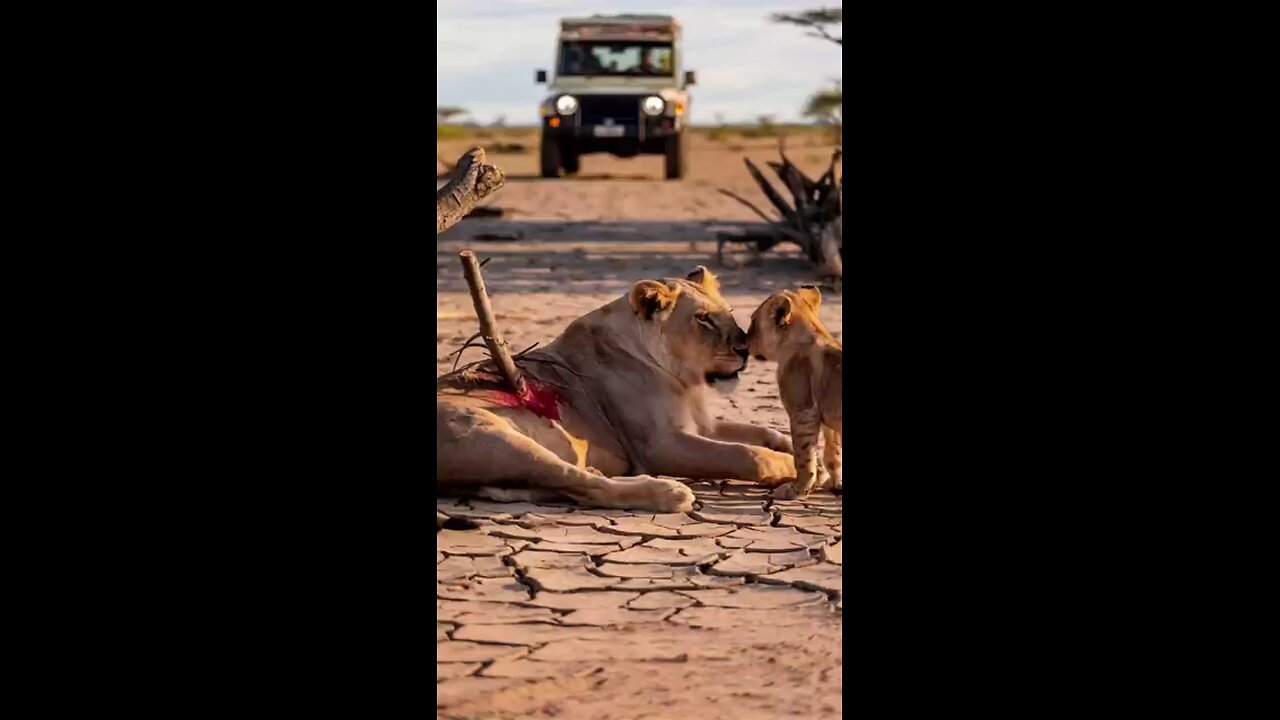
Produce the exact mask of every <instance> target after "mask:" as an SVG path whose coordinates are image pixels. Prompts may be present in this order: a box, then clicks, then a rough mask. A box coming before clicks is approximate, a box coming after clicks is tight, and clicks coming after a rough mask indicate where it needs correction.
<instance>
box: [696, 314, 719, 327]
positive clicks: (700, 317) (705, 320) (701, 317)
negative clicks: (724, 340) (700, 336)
mask: <svg viewBox="0 0 1280 720" xmlns="http://www.w3.org/2000/svg"><path fill="white" fill-rule="evenodd" d="M693 317H694V319H695V320H697V321H698V322H700V323H702V324H703V325H706V326H707V327H709V328H713V329H714V328H715V326H716V324H715V323H714V322H712V321H711V316H710V315H708V314H706V313H698V314H697V315H694V316H693Z"/></svg>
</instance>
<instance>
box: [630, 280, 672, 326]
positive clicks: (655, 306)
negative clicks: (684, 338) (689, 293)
mask: <svg viewBox="0 0 1280 720" xmlns="http://www.w3.org/2000/svg"><path fill="white" fill-rule="evenodd" d="M679 296H680V290H679V289H678V288H677V289H674V290H673V289H671V288H669V287H667V286H666V285H664V284H662V283H660V282H658V281H657V280H641V281H640V282H638V283H636V284H635V287H633V288H631V296H630V299H631V309H632V310H634V311H635V313H636V315H639V316H640V317H642V318H644V319H645V320H648V319H650V318H652V317H654V316H655V315H659V314H663V313H666V312H668V311H670V310H671V308H673V307H675V304H676V298H677V297H679Z"/></svg>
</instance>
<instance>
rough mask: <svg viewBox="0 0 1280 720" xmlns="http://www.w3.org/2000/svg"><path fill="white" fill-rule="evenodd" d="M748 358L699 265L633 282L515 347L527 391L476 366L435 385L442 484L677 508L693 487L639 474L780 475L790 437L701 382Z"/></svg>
mask: <svg viewBox="0 0 1280 720" xmlns="http://www.w3.org/2000/svg"><path fill="white" fill-rule="evenodd" d="M747 358H748V353H747V336H746V334H745V333H744V332H743V331H742V329H741V328H740V327H738V324H737V322H735V321H734V319H733V315H732V314H731V308H730V307H729V305H728V303H726V302H725V300H724V298H722V297H721V296H720V285H719V282H717V280H716V278H715V276H714V275H712V274H711V272H710V271H709V270H707V269H706V268H705V267H702V266H698V268H697V269H695V270H694V271H693V272H691V273H689V275H688V277H687V278H686V279H668V280H665V281H658V280H641V281H640V282H638V283H636V284H635V286H634V287H632V288H631V291H630V292H628V293H627V294H626V295H623V296H622V297H620V298H618V299H617V300H614V301H613V302H611V303H609V304H607V305H605V306H603V307H601V308H598V309H596V310H595V311H593V312H591V313H589V314H587V315H585V316H583V317H581V318H579V319H577V320H575V321H573V322H572V323H570V324H569V327H567V328H565V331H564V332H563V333H562V334H561V335H560V336H559V337H558V338H556V339H555V340H554V341H553V342H552V343H551V344H550V345H547V346H546V347H545V348H541V349H538V350H534V351H532V352H530V353H527V354H525V355H524V356H522V358H521V359H520V362H519V364H520V367H521V370H522V372H523V373H524V374H525V377H526V379H527V380H528V382H529V386H530V390H529V392H528V394H527V396H526V397H523V398H518V397H516V396H515V395H514V394H512V393H511V392H508V391H506V390H503V389H502V387H501V384H500V383H496V382H492V380H493V379H494V376H493V375H492V374H489V375H486V374H485V373H483V372H482V373H480V374H479V375H476V374H470V375H469V376H464V377H461V378H459V377H452V378H450V377H448V376H446V377H445V378H442V379H441V380H438V381H437V384H436V475H437V487H439V488H441V489H447V488H460V487H477V486H486V487H499V488H513V487H514V488H532V489H534V490H535V491H541V492H535V493H527V494H524V495H523V496H524V497H537V496H538V495H539V494H546V493H545V491H553V493H554V494H555V495H557V496H562V497H564V496H567V497H569V498H572V499H573V500H576V501H578V502H580V503H584V504H590V505H595V506H599V507H609V508H639V509H645V510H654V511H657V512H684V511H687V510H690V509H692V507H693V499H694V496H693V492H692V491H690V490H689V488H688V487H687V486H685V485H684V484H683V483H680V482H677V481H675V480H668V479H663V478H657V477H652V476H650V475H647V474H644V473H655V474H659V475H671V476H676V477H684V478H695V479H696V478H739V479H744V480H753V481H757V482H761V483H764V484H766V485H770V486H776V485H778V484H780V483H783V482H787V481H789V480H791V479H793V478H795V462H794V460H793V459H792V457H791V454H790V453H791V441H790V439H788V438H787V437H786V436H785V435H783V434H782V433H780V432H778V431H776V430H772V429H769V428H763V427H757V426H754V425H748V424H744V423H732V422H717V421H716V420H714V419H712V418H711V417H710V414H709V412H708V410H707V404H706V398H705V394H706V393H707V392H708V386H710V385H712V384H714V383H716V382H717V381H723V380H731V379H733V378H736V377H737V375H738V373H739V372H741V371H742V370H743V369H745V368H746V367H747ZM508 497H511V495H508Z"/></svg>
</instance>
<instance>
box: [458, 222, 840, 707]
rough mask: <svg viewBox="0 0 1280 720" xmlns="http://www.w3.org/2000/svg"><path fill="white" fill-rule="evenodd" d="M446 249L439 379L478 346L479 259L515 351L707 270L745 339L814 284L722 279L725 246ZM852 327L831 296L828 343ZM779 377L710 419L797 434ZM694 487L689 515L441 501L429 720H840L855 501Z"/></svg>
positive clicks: (748, 272)
mask: <svg viewBox="0 0 1280 720" xmlns="http://www.w3.org/2000/svg"><path fill="white" fill-rule="evenodd" d="M465 226H466V223H463V225H462V226H459V227H462V228H465ZM447 237H449V236H446V238H447ZM437 246H438V250H437V291H438V292H437V322H438V326H437V332H438V335H437V338H436V339H437V345H436V349H437V362H438V365H437V368H438V372H445V371H447V370H448V369H449V367H450V365H451V364H452V361H453V358H450V357H447V355H448V353H449V352H450V351H452V350H454V349H455V348H456V347H458V345H459V344H460V343H461V341H462V340H463V339H465V338H466V337H468V336H469V335H471V334H472V333H473V332H475V327H476V321H475V315H474V312H473V310H472V308H471V301H470V297H469V296H468V295H467V291H466V287H465V284H464V283H463V282H462V278H461V272H460V270H459V269H458V268H459V265H458V260H457V253H458V251H459V250H461V249H464V248H467V247H470V248H473V249H474V250H475V251H476V252H477V254H479V255H480V257H482V258H484V257H492V258H493V261H492V262H491V263H489V264H488V265H486V266H485V269H484V274H485V281H486V284H487V286H488V288H489V292H490V294H491V297H492V301H493V306H494V310H495V312H496V313H497V315H498V320H499V325H500V329H501V331H502V332H503V334H504V335H505V336H506V338H507V341H508V343H509V344H510V345H512V346H514V347H516V348H523V347H526V346H528V345H529V344H531V343H533V342H547V341H549V340H551V339H552V338H554V337H555V335H556V334H557V333H559V332H560V330H562V329H563V328H564V326H565V325H567V324H568V323H569V322H570V321H571V320H573V319H574V318H576V317H578V316H580V315H582V314H585V313H586V312H588V311H590V310H592V309H594V308H596V307H599V306H600V305H602V304H604V303H605V302H609V301H611V300H613V299H614V298H615V297H617V296H618V295H620V294H621V293H622V292H624V291H625V290H626V289H627V288H629V287H630V286H631V284H633V283H634V282H635V281H636V280H639V279H641V278H648V277H654V278H660V277H673V276H681V275H683V274H684V273H687V272H688V271H689V270H691V269H692V267H693V266H694V265H697V264H705V265H707V266H708V267H711V268H712V270H713V271H714V272H716V273H717V274H718V275H719V277H720V280H721V283H722V286H723V288H724V293H725V295H726V298H727V299H729V301H730V303H731V304H732V305H733V307H734V315H735V316H736V317H737V319H738V321H739V324H741V325H742V326H743V327H746V324H747V322H748V320H749V318H750V314H751V312H752V311H753V310H754V309H755V307H756V305H757V304H758V303H759V302H760V301H762V300H763V299H764V297H765V296H766V295H768V293H769V292H771V291H772V290H773V289H776V288H777V287H786V286H794V285H796V284H799V283H802V282H811V281H812V276H806V275H805V274H804V273H805V268H806V267H808V266H807V265H805V264H804V263H803V261H800V260H798V259H796V260H795V261H794V262H788V259H787V258H785V256H784V258H782V259H781V261H780V262H778V263H771V264H770V265H768V266H766V267H761V268H738V269H727V268H721V267H718V266H716V265H715V264H714V262H713V261H712V259H711V257H710V256H709V255H708V252H709V251H710V250H713V249H714V244H711V245H705V244H701V243H700V244H699V247H693V246H690V245H688V243H680V244H674V243H614V242H607V241H606V242H601V241H600V240H598V239H587V238H584V242H583V243H582V244H577V243H576V242H574V241H573V239H572V238H571V237H570V238H564V237H558V238H557V241H556V242H546V241H542V242H537V241H535V242H522V243H503V244H500V245H499V244H489V245H486V244H484V243H477V242H474V241H472V240H471V239H470V238H468V237H467V236H466V235H465V232H464V233H463V234H462V239H461V240H458V241H448V240H446V239H441V240H440V241H439V242H438V243H437ZM548 268H550V269H551V271H550V272H548V270H547V269H548ZM558 268H563V270H561V269H558ZM533 271H538V272H533ZM566 273H567V274H566ZM562 274H564V275H565V277H563V278H561V277H560V275H562ZM840 313H841V300H840V297H839V296H838V295H834V294H833V293H831V292H830V291H827V290H824V292H823V305H822V308H821V312H820V315H821V317H822V319H823V321H824V322H825V323H826V324H827V326H828V328H829V329H831V331H832V332H833V333H834V334H835V335H836V337H840V334H841V330H842V328H841V314H840ZM476 357H478V355H476V354H474V352H472V353H468V357H467V358H464V362H465V361H466V360H469V359H475V358H476ZM774 371H775V366H774V365H773V364H771V363H755V362H753V363H752V364H751V365H750V366H749V367H748V369H747V371H746V372H744V373H743V376H742V379H741V382H740V384H739V388H738V390H737V391H736V393H734V394H733V395H729V396H721V395H717V396H716V400H715V404H714V405H713V410H714V412H715V414H716V415H718V416H720V417H721V418H726V417H728V418H732V419H735V420H740V421H745V422H753V423H757V424H762V425H767V426H770V427H775V428H778V429H780V430H784V431H785V430H786V429H787V417H786V413H785V412H784V411H783V410H782V407H781V405H780V402H779V400H778V398H777V388H776V385H775V384H774V380H773V373H774ZM847 452H848V451H847ZM847 452H846V455H847ZM846 459H847V458H846ZM689 485H690V487H691V488H693V490H694V492H695V494H696V495H697V498H698V505H697V507H696V509H695V510H694V511H693V512H690V513H687V514H665V515H654V514H652V513H645V512H643V511H636V512H630V511H620V510H600V509H592V508H585V507H579V506H576V505H572V504H564V505H533V504H529V503H498V502H492V501H490V500H484V499H478V498H467V499H462V498H441V499H439V501H438V503H437V509H438V512H439V513H442V514H443V515H444V516H446V517H447V518H449V522H448V526H447V527H446V529H444V530H441V531H439V532H438V533H437V536H436V583H437V585H436V597H437V600H436V641H437V645H436V652H437V657H436V659H437V662H436V681H437V685H436V693H437V717H441V718H467V719H469V720H470V719H473V718H475V719H478V718H501V719H511V720H514V719H516V718H521V719H523V718H557V719H559V720H565V719H572V720H577V719H579V718H581V719H584V720H585V719H587V718H590V719H591V720H658V719H662V720H666V719H672V720H674V719H676V718H679V719H680V720H685V719H686V718H697V719H698V720H711V719H714V718H732V719H733V720H765V719H772V718H806V719H818V718H837V717H840V716H841V708H842V702H841V694H842V680H841V672H842V657H841V648H840V635H841V623H842V610H843V600H842V595H841V590H842V576H843V572H842V569H843V566H842V563H843V559H842V548H843V544H842V510H843V505H842V502H843V499H842V498H841V497H838V496H833V495H832V494H831V493H830V492H815V493H813V494H811V495H810V496H808V497H807V498H804V499H803V500H793V501H774V500H772V499H771V498H769V496H768V493H767V491H766V490H765V489H764V488H760V487H758V486H755V485H752V484H751V483H747V482H742V481H737V480H720V481H714V482H705V481H703V482H689Z"/></svg>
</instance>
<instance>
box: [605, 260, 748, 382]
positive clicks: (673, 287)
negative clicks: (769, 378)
mask: <svg viewBox="0 0 1280 720" xmlns="http://www.w3.org/2000/svg"><path fill="white" fill-rule="evenodd" d="M630 300H631V309H632V310H634V311H635V314H636V317H638V318H639V319H640V321H641V322H643V323H651V324H652V326H653V327H655V328H656V329H658V330H659V332H658V336H659V337H660V338H661V342H662V344H663V345H664V347H663V348H662V349H663V350H664V351H665V354H666V355H668V356H669V357H670V358H671V359H672V360H673V361H674V363H673V364H674V365H675V366H676V367H672V368H668V369H669V370H672V371H673V372H676V373H677V374H678V375H681V376H682V377H683V378H684V379H685V380H687V381H695V380H696V379H697V378H699V377H700V378H701V379H702V380H704V381H705V382H706V383H707V384H709V385H710V384H715V382H716V381H717V380H730V379H733V378H736V377H737V376H738V373H740V372H742V371H743V370H745V369H746V367H747V356H748V355H747V334H746V333H744V332H743V331H742V328H740V327H738V323H737V321H735V320H734V319H733V312H732V310H733V309H732V308H730V307H729V303H727V302H725V300H724V298H723V297H721V296H720V282H719V281H718V280H716V276H715V275H712V274H711V271H710V270H708V269H706V268H705V267H703V266H701V265H699V266H698V267H697V269H695V270H694V271H693V272H691V273H689V275H688V276H687V277H686V278H685V279H683V280H678V279H668V280H666V281H658V280H641V281H640V282H638V283H636V284H635V287H633V288H631V295H630Z"/></svg>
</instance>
